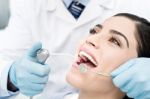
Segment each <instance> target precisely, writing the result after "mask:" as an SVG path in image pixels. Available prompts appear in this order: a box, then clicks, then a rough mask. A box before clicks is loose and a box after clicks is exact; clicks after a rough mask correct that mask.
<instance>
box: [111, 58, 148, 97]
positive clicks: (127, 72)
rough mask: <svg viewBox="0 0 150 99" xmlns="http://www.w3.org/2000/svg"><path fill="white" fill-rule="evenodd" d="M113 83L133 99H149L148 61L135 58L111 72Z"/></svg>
mask: <svg viewBox="0 0 150 99" xmlns="http://www.w3.org/2000/svg"><path fill="white" fill-rule="evenodd" d="M111 75H112V77H113V82H114V84H115V85H116V86H117V87H119V88H120V89H121V90H122V91H123V92H125V93H127V95H128V96H129V97H131V98H134V99H150V59H149V58H136V59H132V60H130V61H128V62H127V63H125V64H123V65H122V66H121V67H119V68H118V69H117V70H115V71H113V72H112V74H111Z"/></svg>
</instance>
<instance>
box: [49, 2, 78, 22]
mask: <svg viewBox="0 0 150 99" xmlns="http://www.w3.org/2000/svg"><path fill="white" fill-rule="evenodd" d="M47 9H48V11H50V12H53V11H54V12H53V13H54V14H55V15H56V17H58V18H60V19H62V20H64V21H68V22H73V23H74V22H76V19H75V18H74V17H73V16H72V15H71V14H70V12H69V13H68V10H67V9H66V7H65V5H64V4H63V2H62V0H48V6H47Z"/></svg>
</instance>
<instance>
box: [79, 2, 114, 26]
mask: <svg viewBox="0 0 150 99" xmlns="http://www.w3.org/2000/svg"><path fill="white" fill-rule="evenodd" d="M114 6H115V3H114V1H113V0H91V1H90V2H89V4H88V5H87V7H86V9H85V10H84V12H83V13H82V14H81V16H80V18H79V20H78V24H77V26H81V25H82V24H86V23H87V22H89V21H92V20H94V19H96V18H98V17H100V16H101V15H102V14H103V12H104V11H106V10H111V9H113V8H114Z"/></svg>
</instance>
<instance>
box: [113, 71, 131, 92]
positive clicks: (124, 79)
mask: <svg viewBox="0 0 150 99" xmlns="http://www.w3.org/2000/svg"><path fill="white" fill-rule="evenodd" d="M131 75H133V72H132V70H131V69H129V70H127V71H123V72H122V73H120V74H119V75H118V76H116V77H114V78H113V83H114V84H115V85H116V86H117V87H119V88H120V89H121V90H122V91H124V87H125V86H126V85H128V83H129V82H130V81H131V80H132V77H133V76H131Z"/></svg>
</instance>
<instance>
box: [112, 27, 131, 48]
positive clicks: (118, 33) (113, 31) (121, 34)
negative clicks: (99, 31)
mask: <svg viewBox="0 0 150 99" xmlns="http://www.w3.org/2000/svg"><path fill="white" fill-rule="evenodd" d="M110 33H112V34H117V35H120V36H122V37H123V38H124V39H125V41H126V44H127V47H128V48H129V41H128V39H127V37H126V36H125V35H123V33H121V32H119V31H116V30H110Z"/></svg>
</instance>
